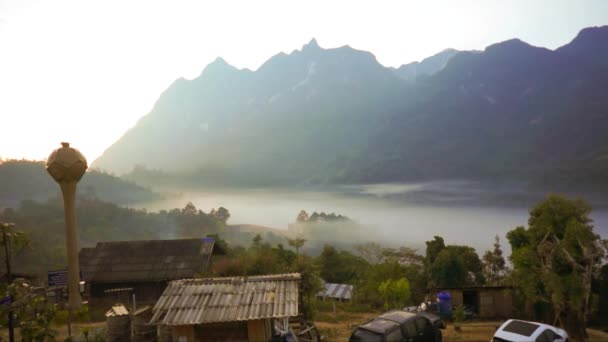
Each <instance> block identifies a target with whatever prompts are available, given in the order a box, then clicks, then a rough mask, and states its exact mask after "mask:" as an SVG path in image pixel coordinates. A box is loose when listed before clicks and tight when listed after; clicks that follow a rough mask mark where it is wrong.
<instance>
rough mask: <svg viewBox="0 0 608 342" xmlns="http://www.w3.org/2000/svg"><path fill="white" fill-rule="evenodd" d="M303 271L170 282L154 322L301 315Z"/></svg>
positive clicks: (168, 323) (158, 306) (191, 321)
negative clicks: (300, 272) (300, 298)
mask: <svg viewBox="0 0 608 342" xmlns="http://www.w3.org/2000/svg"><path fill="white" fill-rule="evenodd" d="M300 279H301V277H300V274H299V273H287V274H274V275H263V276H250V277H227V278H204V279H184V280H176V281H172V282H171V283H169V286H168V287H167V288H166V289H165V291H164V292H163V294H162V296H161V297H160V299H159V300H158V301H157V302H156V305H154V309H153V310H154V316H153V317H152V319H151V320H150V324H158V325H193V324H203V323H216V322H233V321H247V320H253V319H263V318H283V317H292V316H297V315H298V292H299V285H300Z"/></svg>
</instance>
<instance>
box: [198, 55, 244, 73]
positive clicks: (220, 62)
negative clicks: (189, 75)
mask: <svg viewBox="0 0 608 342" xmlns="http://www.w3.org/2000/svg"><path fill="white" fill-rule="evenodd" d="M237 70H238V69H237V68H235V67H234V66H232V65H230V64H229V63H228V62H226V60H225V59H223V58H222V57H217V58H216V59H215V60H213V62H211V63H209V64H208V65H207V66H206V67H205V69H203V72H202V73H201V76H204V75H210V74H217V73H225V72H231V71H237Z"/></svg>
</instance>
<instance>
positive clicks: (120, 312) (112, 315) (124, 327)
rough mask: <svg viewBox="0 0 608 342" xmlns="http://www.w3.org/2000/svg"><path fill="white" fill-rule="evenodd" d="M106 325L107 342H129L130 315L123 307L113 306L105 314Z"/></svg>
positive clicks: (120, 305)
mask: <svg viewBox="0 0 608 342" xmlns="http://www.w3.org/2000/svg"><path fill="white" fill-rule="evenodd" d="M106 325H107V326H108V330H107V334H108V336H107V340H108V341H109V342H129V341H131V315H129V310H128V309H127V308H126V307H125V306H124V305H122V304H120V303H118V304H115V305H114V306H112V308H111V309H110V310H108V312H106Z"/></svg>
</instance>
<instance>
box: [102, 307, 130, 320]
mask: <svg viewBox="0 0 608 342" xmlns="http://www.w3.org/2000/svg"><path fill="white" fill-rule="evenodd" d="M128 314H129V310H128V309H127V308H126V307H125V306H124V305H122V304H115V305H113V306H112V308H111V309H110V310H108V312H106V317H113V316H124V315H128Z"/></svg>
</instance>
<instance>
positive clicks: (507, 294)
mask: <svg viewBox="0 0 608 342" xmlns="http://www.w3.org/2000/svg"><path fill="white" fill-rule="evenodd" d="M439 292H447V293H449V294H450V295H451V296H452V305H453V306H454V307H456V306H460V305H464V306H465V307H468V308H471V309H472V310H473V312H475V314H476V315H477V316H478V317H479V318H509V317H512V316H513V287H512V286H478V287H461V288H438V289H434V293H439Z"/></svg>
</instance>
